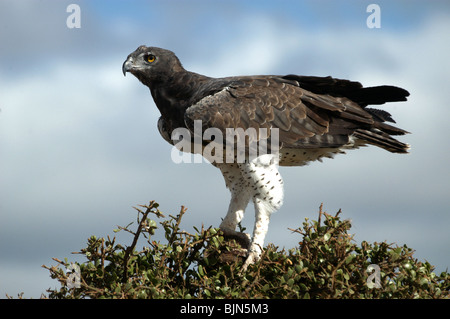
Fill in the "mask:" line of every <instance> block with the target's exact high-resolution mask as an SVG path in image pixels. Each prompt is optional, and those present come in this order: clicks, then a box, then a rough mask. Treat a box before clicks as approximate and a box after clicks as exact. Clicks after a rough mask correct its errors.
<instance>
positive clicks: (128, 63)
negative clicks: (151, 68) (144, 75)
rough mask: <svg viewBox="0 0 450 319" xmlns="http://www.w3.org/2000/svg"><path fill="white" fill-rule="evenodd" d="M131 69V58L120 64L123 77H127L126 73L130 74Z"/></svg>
mask: <svg viewBox="0 0 450 319" xmlns="http://www.w3.org/2000/svg"><path fill="white" fill-rule="evenodd" d="M132 69H133V58H132V57H128V58H127V59H126V60H125V62H123V64H122V73H123V75H124V76H126V75H127V72H130V71H131V70H132Z"/></svg>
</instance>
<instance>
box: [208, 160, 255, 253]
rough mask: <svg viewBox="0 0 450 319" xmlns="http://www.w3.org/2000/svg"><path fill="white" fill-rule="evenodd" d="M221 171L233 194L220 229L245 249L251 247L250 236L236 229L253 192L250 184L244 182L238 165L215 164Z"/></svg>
mask: <svg viewBox="0 0 450 319" xmlns="http://www.w3.org/2000/svg"><path fill="white" fill-rule="evenodd" d="M215 166H216V167H218V168H219V169H220V171H221V172H222V175H223V177H224V179H225V184H226V185H227V188H228V189H229V190H230V192H231V200H230V206H229V207H228V213H227V215H226V216H225V218H224V219H223V221H222V223H221V224H220V226H219V227H220V229H221V230H222V231H223V233H224V235H225V236H226V237H229V238H231V239H235V240H236V241H237V242H239V243H240V244H241V246H242V247H243V248H245V249H249V247H250V243H251V241H250V235H249V234H245V233H240V232H237V231H236V227H237V225H238V224H239V222H240V221H241V220H242V218H243V217H244V212H245V208H246V207H247V205H248V203H249V201H250V198H251V192H250V191H249V188H248V182H246V181H244V180H243V176H242V172H241V169H240V167H239V165H238V164H234V163H232V164H225V163H223V164H222V163H221V164H218V163H216V164H215Z"/></svg>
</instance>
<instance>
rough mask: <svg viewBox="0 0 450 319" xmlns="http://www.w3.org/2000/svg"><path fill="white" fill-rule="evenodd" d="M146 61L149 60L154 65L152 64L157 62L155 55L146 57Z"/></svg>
mask: <svg viewBox="0 0 450 319" xmlns="http://www.w3.org/2000/svg"><path fill="white" fill-rule="evenodd" d="M146 60H147V62H150V63H152V62H155V60H156V57H155V56H154V55H153V54H149V55H147V56H146Z"/></svg>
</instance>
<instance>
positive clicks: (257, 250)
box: [240, 155, 283, 271]
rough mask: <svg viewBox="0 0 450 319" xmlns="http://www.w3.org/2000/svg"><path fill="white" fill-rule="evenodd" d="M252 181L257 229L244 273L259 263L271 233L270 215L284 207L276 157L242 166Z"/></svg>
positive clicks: (251, 187) (255, 226)
mask: <svg viewBox="0 0 450 319" xmlns="http://www.w3.org/2000/svg"><path fill="white" fill-rule="evenodd" d="M240 167H241V169H242V171H243V177H244V180H246V181H248V183H249V188H250V190H251V193H252V197H253V204H254V206H255V225H254V229H253V236H252V242H251V245H250V248H249V250H248V256H247V259H246V261H245V262H244V265H243V267H242V270H243V271H245V270H246V269H247V267H248V266H249V265H250V264H253V263H254V262H256V261H257V260H258V259H259V257H260V256H261V253H262V248H263V246H264V238H265V237H266V234H267V231H268V229H269V221H270V215H271V214H272V213H273V212H275V211H276V210H278V209H279V208H280V207H281V205H282V204H283V179H282V178H281V175H280V173H279V172H278V159H277V157H275V155H262V156H259V157H258V158H256V159H255V160H253V161H251V162H250V163H247V164H240Z"/></svg>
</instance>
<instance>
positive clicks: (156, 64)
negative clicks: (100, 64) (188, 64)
mask: <svg viewBox="0 0 450 319" xmlns="http://www.w3.org/2000/svg"><path fill="white" fill-rule="evenodd" d="M179 71H184V69H183V67H182V65H181V63H180V60H178V58H177V56H176V55H175V54H174V53H173V52H172V51H169V50H166V49H161V48H157V47H146V46H145V45H141V46H140V47H138V48H137V49H136V50H135V51H134V52H132V53H130V54H129V55H128V57H127V59H126V60H125V62H123V64H122V72H123V75H126V73H127V72H130V73H131V74H133V75H134V76H135V77H137V78H138V79H139V81H141V82H142V83H143V84H144V85H147V86H150V85H151V84H153V83H156V82H164V81H165V80H169V79H170V78H173V76H174V75H175V74H176V73H177V72H179Z"/></svg>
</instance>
